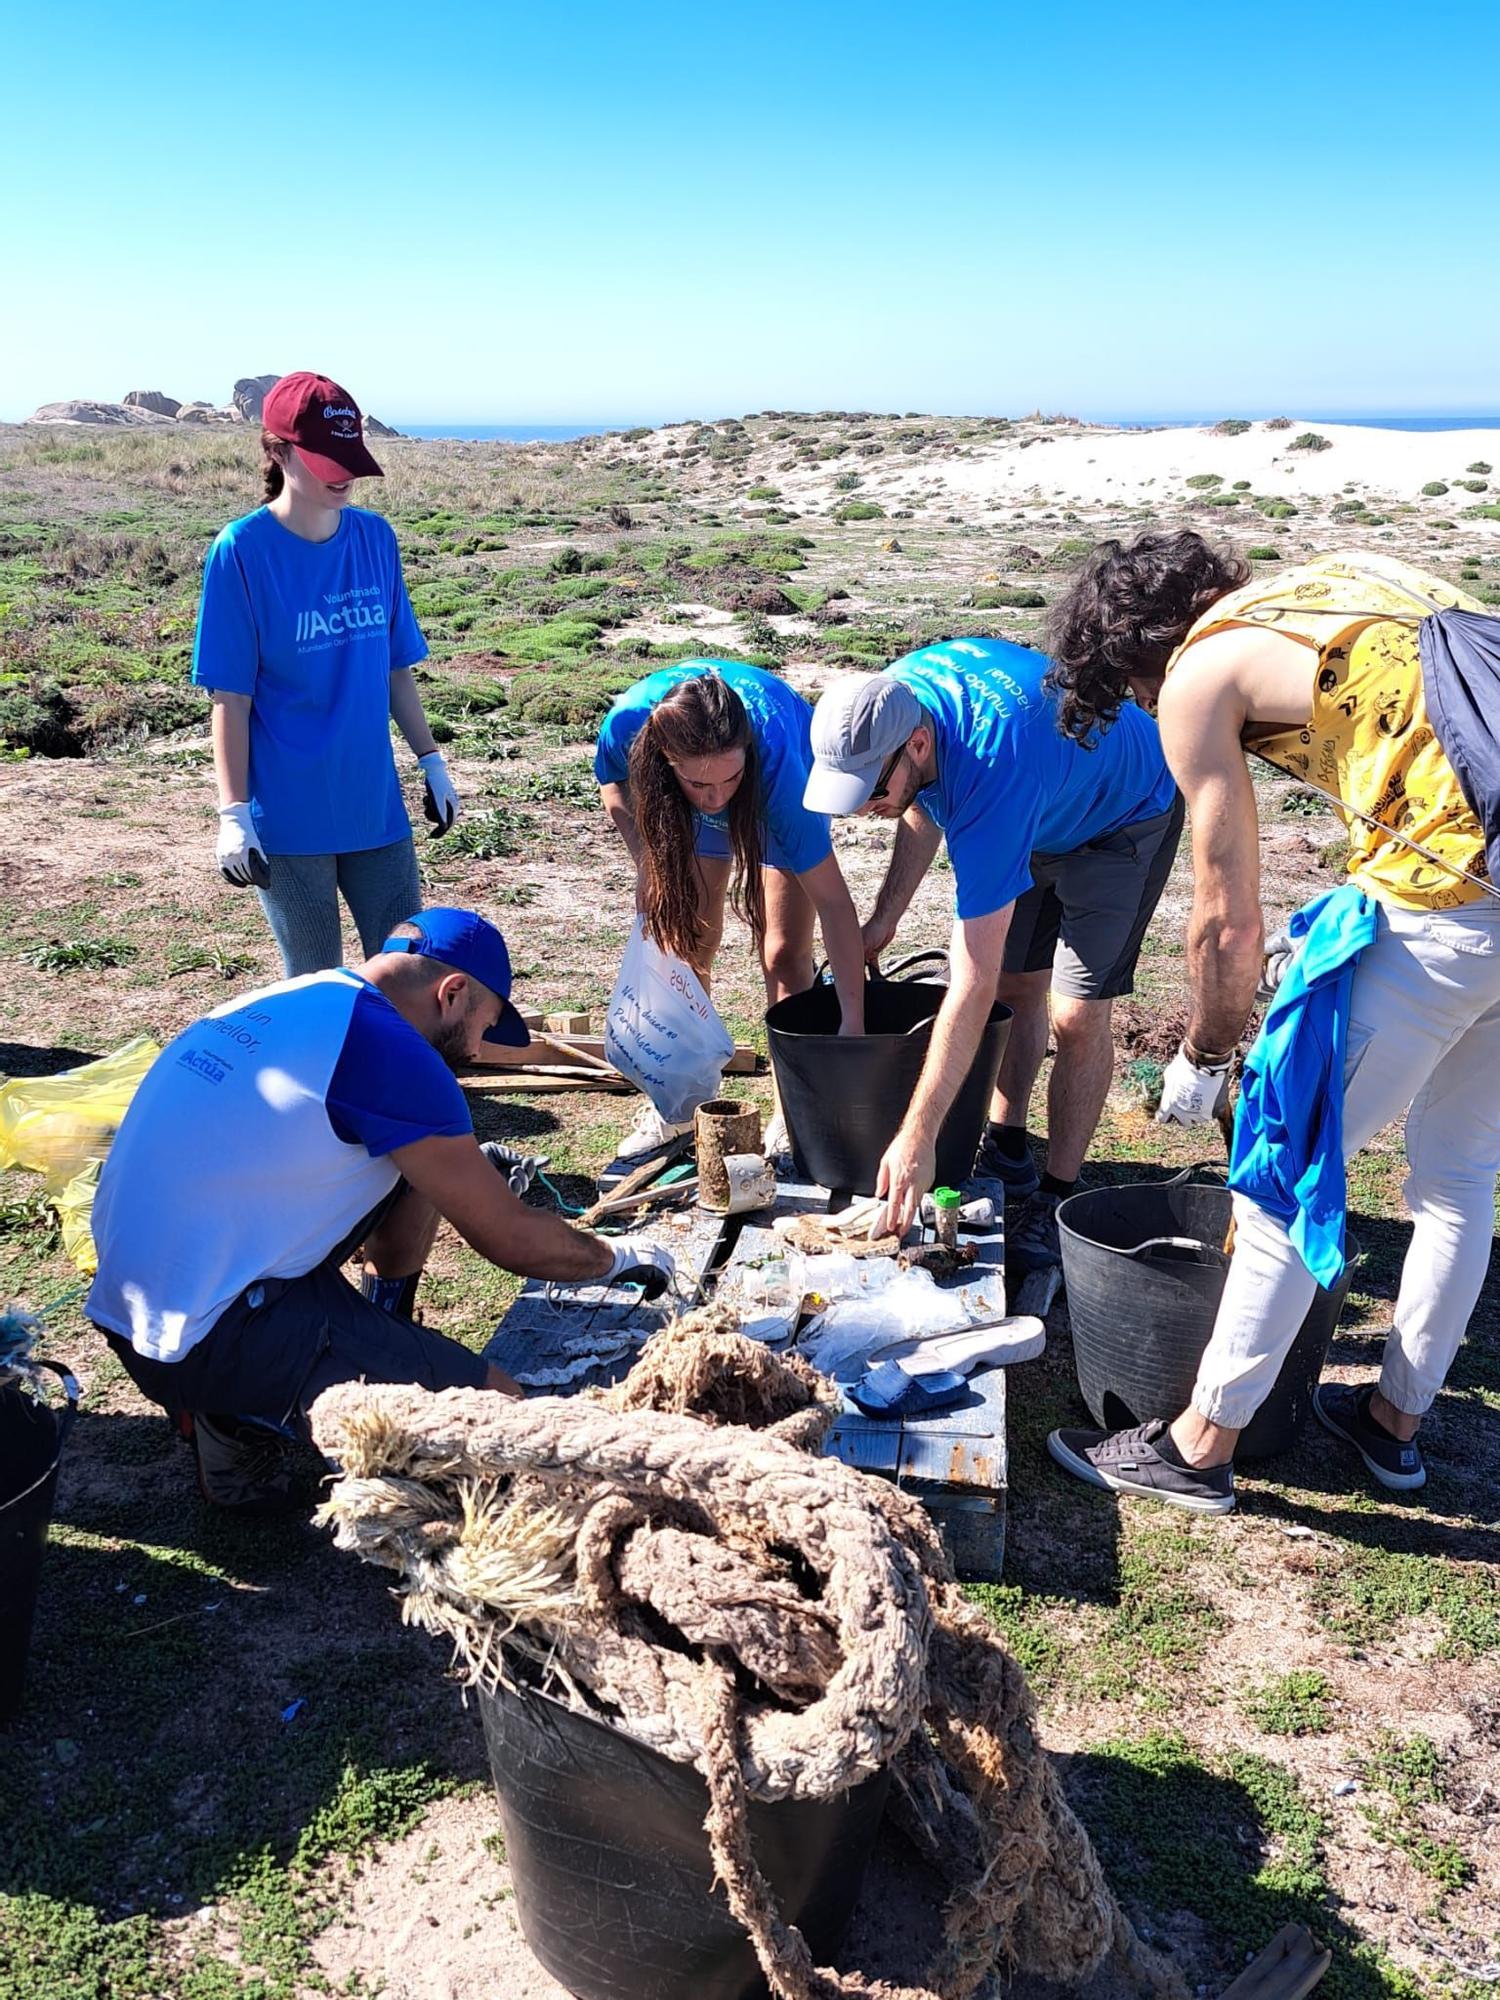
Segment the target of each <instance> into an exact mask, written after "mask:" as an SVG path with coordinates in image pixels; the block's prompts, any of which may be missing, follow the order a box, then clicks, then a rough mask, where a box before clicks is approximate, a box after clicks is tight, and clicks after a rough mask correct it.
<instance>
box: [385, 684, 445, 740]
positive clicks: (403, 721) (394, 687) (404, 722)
mask: <svg viewBox="0 0 1500 2000" xmlns="http://www.w3.org/2000/svg"><path fill="white" fill-rule="evenodd" d="M391 717H392V719H393V721H394V722H395V724H396V727H397V728H398V729H399V730H400V731H401V734H402V735H403V736H404V737H405V739H406V743H407V747H408V748H409V749H410V751H411V754H412V755H413V757H429V756H431V754H432V752H433V751H434V750H436V748H437V747H438V746H437V738H436V737H435V736H434V735H433V733H432V726H431V724H430V723H429V722H428V720H427V715H426V711H425V710H424V709H423V707H422V697H421V695H420V694H419V693H418V692H417V683H416V678H415V676H414V675H413V673H412V670H411V668H410V667H399V668H398V669H397V670H396V672H395V673H393V674H392V675H391Z"/></svg>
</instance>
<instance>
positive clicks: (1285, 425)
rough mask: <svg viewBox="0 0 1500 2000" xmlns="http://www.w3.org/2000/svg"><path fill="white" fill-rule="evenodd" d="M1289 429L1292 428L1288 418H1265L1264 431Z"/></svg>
mask: <svg viewBox="0 0 1500 2000" xmlns="http://www.w3.org/2000/svg"><path fill="white" fill-rule="evenodd" d="M1291 428H1292V420H1291V418H1290V417H1267V418H1266V429H1267V430H1268V431H1289V430H1290V429H1291Z"/></svg>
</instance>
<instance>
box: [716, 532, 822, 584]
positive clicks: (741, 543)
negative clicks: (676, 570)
mask: <svg viewBox="0 0 1500 2000" xmlns="http://www.w3.org/2000/svg"><path fill="white" fill-rule="evenodd" d="M812 546H813V545H812V543H811V541H809V539H808V538H807V536H806V535H715V536H714V538H713V540H712V541H711V542H709V543H707V544H706V546H705V547H703V548H701V549H697V550H695V551H694V553H693V554H692V555H690V556H688V557H687V558H686V561H685V564H684V567H685V568H687V569H730V568H733V567H735V566H741V567H744V568H749V569H769V570H775V571H777V572H778V573H779V574H781V575H787V574H789V573H790V572H791V571H792V570H796V569H806V567H807V564H806V562H805V560H804V558H803V555H802V551H803V550H804V549H810V548H811V547H812Z"/></svg>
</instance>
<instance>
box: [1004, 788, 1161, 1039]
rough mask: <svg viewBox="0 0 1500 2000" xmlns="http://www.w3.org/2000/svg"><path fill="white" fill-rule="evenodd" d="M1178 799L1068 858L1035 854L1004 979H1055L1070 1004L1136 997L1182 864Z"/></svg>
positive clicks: (1014, 918) (1008, 942) (1009, 938)
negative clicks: (1156, 923)
mask: <svg viewBox="0 0 1500 2000" xmlns="http://www.w3.org/2000/svg"><path fill="white" fill-rule="evenodd" d="M1182 820H1183V803H1182V799H1181V797H1180V796H1179V797H1178V798H1177V799H1176V801H1175V802H1174V803H1173V804H1172V805H1171V806H1170V807H1169V808H1168V810H1167V811H1166V812H1164V813H1158V814H1157V816H1156V818H1155V819H1143V820H1139V821H1137V823H1136V824H1135V825H1134V826H1122V827H1120V828H1118V829H1117V830H1116V831H1115V832H1114V833H1106V834H1101V836H1100V837H1099V839H1098V840H1091V841H1090V842H1089V844H1088V845H1087V847H1077V848H1075V849H1074V850H1073V852H1072V853H1071V854H1033V855H1032V857H1031V874H1032V886H1031V887H1030V888H1029V889H1028V890H1027V891H1026V893H1025V895H1024V896H1019V897H1017V899H1016V906H1015V909H1014V910H1013V911H1012V913H1011V919H1010V930H1009V931H1008V932H1007V934H1006V939H1005V970H1006V971H1007V972H1046V971H1047V970H1048V969H1049V968H1050V969H1051V973H1052V990H1053V992H1054V993H1062V994H1065V995H1067V997H1068V998H1069V999H1073V1000H1115V999H1118V998H1119V996H1120V995H1121V994H1122V993H1130V992H1133V991H1134V990H1135V962H1136V960H1137V959H1138V958H1139V957H1140V955H1141V941H1142V939H1143V938H1144V937H1145V935H1146V927H1147V925H1148V924H1149V923H1150V922H1151V919H1152V916H1153V915H1154V914H1155V911H1156V906H1157V904H1158V903H1159V902H1160V901H1161V892H1162V890H1163V889H1164V888H1165V887H1166V885H1167V877H1168V876H1169V875H1170V874H1171V872H1172V863H1173V861H1174V860H1175V859H1176V857H1177V843H1178V841H1179V840H1180V839H1181V837H1182Z"/></svg>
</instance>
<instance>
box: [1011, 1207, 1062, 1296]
mask: <svg viewBox="0 0 1500 2000" xmlns="http://www.w3.org/2000/svg"><path fill="white" fill-rule="evenodd" d="M1061 1201H1062V1196H1061V1195H1059V1194H1044V1193H1043V1191H1042V1190H1041V1189H1040V1188H1038V1189H1037V1190H1036V1192H1035V1193H1034V1194H1029V1195H1027V1196H1026V1198H1025V1199H1024V1200H1023V1201H1022V1203H1021V1205H1020V1208H1019V1209H1018V1210H1017V1212H1016V1219H1015V1221H1014V1222H1012V1221H1011V1220H1010V1219H1009V1217H1007V1218H1006V1223H1005V1275H1006V1278H1007V1279H1008V1280H1009V1281H1010V1283H1012V1284H1014V1283H1015V1282H1016V1280H1017V1279H1018V1278H1025V1277H1029V1276H1030V1274H1031V1273H1032V1272H1033V1271H1045V1270H1048V1269H1051V1268H1055V1267H1056V1266H1057V1265H1060V1264H1061V1263H1062V1241H1061V1239H1060V1238H1059V1236H1058V1233H1057V1211H1058V1207H1059V1205H1060V1203H1061Z"/></svg>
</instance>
